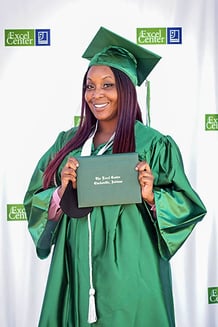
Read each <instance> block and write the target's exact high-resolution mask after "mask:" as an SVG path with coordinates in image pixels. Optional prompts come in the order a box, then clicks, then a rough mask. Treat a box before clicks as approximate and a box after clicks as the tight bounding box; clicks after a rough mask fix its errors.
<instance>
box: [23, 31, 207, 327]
mask: <svg viewBox="0 0 218 327" xmlns="http://www.w3.org/2000/svg"><path fill="white" fill-rule="evenodd" d="M83 58H86V59H88V68H87V71H86V73H85V75H84V79H83V84H82V105H81V119H80V124H79V126H78V127H72V128H71V129H70V130H68V131H62V132H60V134H59V135H58V136H57V139H56V140H55V142H54V144H53V145H51V147H50V148H49V149H48V150H47V152H46V153H45V154H44V155H43V156H42V158H41V159H40V160H39V161H38V163H37V165H36V168H35V171H34V172H33V175H32V178H31V180H30V183H29V186H28V189H27V191H26V194H25V198H24V206H25V210H26V213H27V219H28V229H29V232H30V234H31V236H32V238H33V241H34V243H35V246H36V253H37V255H38V257H39V258H40V259H45V258H47V257H48V256H49V255H51V256H52V259H51V265H50V270H49V275H48V280H47V285H46V290H45V295H44V300H43V305H42V311H41V315H40V317H39V327H88V326H90V325H91V326H96V327H154V326H155V327H173V326H175V317H174V304H173V292H172V280H171V271H170V259H171V258H172V256H173V255H174V254H175V253H176V252H177V251H178V249H179V248H180V247H181V246H182V244H183V243H184V242H185V241H186V239H187V238H188V236H189V235H190V233H191V232H192V231H193V229H194V227H195V226H196V224H197V223H198V222H200V221H201V220H202V219H203V217H204V216H205V214H206V209H205V206H204V204H203V203H202V201H201V199H200V197H199V195H198V194H197V193H196V191H195V190H194V189H193V187H192V186H191V184H190V182H189V180H188V179H187V176H186V173H185V170H184V165H183V160H182V156H181V153H180V150H179V148H178V146H177V144H176V143H175V141H174V140H173V139H172V137H170V136H169V135H163V134H162V133H160V132H159V131H157V130H155V129H153V128H151V127H150V126H148V125H145V124H144V123H143V121H142V113H141V109H140V107H139V104H138V100H137V92H136V87H137V86H140V85H141V84H142V83H143V82H144V81H146V78H147V76H148V75H149V74H150V73H151V71H152V70H153V68H154V67H155V66H156V64H157V63H158V62H159V60H160V59H161V58H160V56H158V55H157V54H155V53H153V52H150V51H148V50H147V49H145V48H143V47H140V46H138V45H136V44H135V43H134V42H131V41H129V40H127V39H125V38H123V37H121V36H119V35H117V34H115V33H113V32H111V31H109V30H107V29H106V28H104V27H101V28H100V29H99V30H98V31H97V34H96V35H95V36H94V38H93V40H92V41H91V43H90V44H89V46H88V48H87V49H86V51H85V52H84V54H83ZM133 152H134V153H137V155H138V161H137V162H136V165H135V167H133V168H132V169H134V171H135V172H136V179H137V182H138V184H139V189H140V196H141V201H140V202H139V203H125V204H116V203H111V204H107V205H104V204H103V205H101V206H89V207H84V208H80V207H79V205H78V198H77V170H78V169H79V168H78V167H79V158H80V157H83V156H97V155H98V156H99V155H100V156H104V155H110V156H114V155H116V154H122V153H133ZM108 160H110V159H108ZM130 187H131V186H130ZM123 192H125V190H124V191H123ZM124 194H125V193H124ZM93 196H95V195H94V194H93Z"/></svg>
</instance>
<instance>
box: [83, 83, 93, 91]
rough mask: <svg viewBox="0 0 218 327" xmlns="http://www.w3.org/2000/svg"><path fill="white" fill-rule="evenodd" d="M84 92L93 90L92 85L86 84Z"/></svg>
mask: <svg viewBox="0 0 218 327" xmlns="http://www.w3.org/2000/svg"><path fill="white" fill-rule="evenodd" d="M85 88H86V90H93V89H94V88H95V87H94V85H93V84H86V87H85Z"/></svg>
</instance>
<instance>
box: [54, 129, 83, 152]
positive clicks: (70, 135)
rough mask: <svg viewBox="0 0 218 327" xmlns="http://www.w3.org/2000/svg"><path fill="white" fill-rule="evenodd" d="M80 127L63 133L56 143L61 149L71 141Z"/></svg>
mask: <svg viewBox="0 0 218 327" xmlns="http://www.w3.org/2000/svg"><path fill="white" fill-rule="evenodd" d="M77 129H78V127H72V128H70V129H68V130H66V131H61V132H60V133H59V134H58V136H57V138H56V141H55V143H56V144H59V146H60V147H62V146H64V145H65V144H66V143H67V142H68V141H70V140H71V139H72V138H73V137H74V135H75V134H76V132H77Z"/></svg>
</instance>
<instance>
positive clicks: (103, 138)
mask: <svg viewBox="0 0 218 327" xmlns="http://www.w3.org/2000/svg"><path fill="white" fill-rule="evenodd" d="M115 130H116V126H114V125H112V124H109V123H106V124H102V123H101V124H99V123H98V128H97V131H96V133H95V136H94V140H93V142H94V146H95V147H98V146H99V145H100V144H104V143H107V142H108V141H109V140H110V138H111V137H112V135H113V134H114V132H115Z"/></svg>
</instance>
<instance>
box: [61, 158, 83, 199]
mask: <svg viewBox="0 0 218 327" xmlns="http://www.w3.org/2000/svg"><path fill="white" fill-rule="evenodd" d="M78 167H79V162H78V161H77V160H76V158H73V157H71V158H69V159H68V160H67V163H66V165H65V166H64V168H63V169H62V172H61V186H60V187H59V189H58V195H59V196H60V198H61V197H62V195H63V194H64V191H65V189H66V187H67V185H68V183H69V181H71V182H72V185H73V188H74V189H76V177H77V174H76V170H77V168H78Z"/></svg>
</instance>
